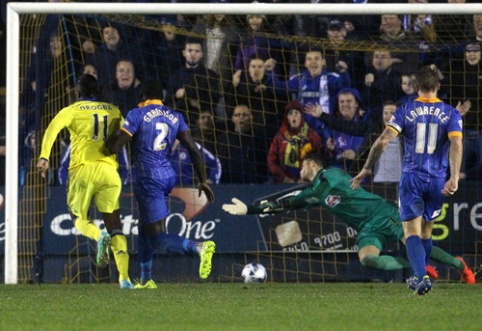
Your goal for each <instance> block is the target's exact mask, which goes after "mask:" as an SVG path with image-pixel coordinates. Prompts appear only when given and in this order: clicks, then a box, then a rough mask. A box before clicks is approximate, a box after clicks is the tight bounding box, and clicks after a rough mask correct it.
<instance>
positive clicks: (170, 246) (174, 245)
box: [150, 232, 187, 254]
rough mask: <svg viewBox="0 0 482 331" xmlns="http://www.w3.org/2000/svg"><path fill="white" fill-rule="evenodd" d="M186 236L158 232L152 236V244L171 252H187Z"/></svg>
mask: <svg viewBox="0 0 482 331" xmlns="http://www.w3.org/2000/svg"><path fill="white" fill-rule="evenodd" d="M184 240H185V239H184V238H182V237H181V236H179V235H177V234H169V233H165V232H161V233H157V234H156V235H155V236H154V237H152V238H150V242H151V245H152V246H153V247H155V248H157V249H160V248H163V249H165V250H166V251H167V252H169V253H178V254H185V253H186V252H187V251H186V250H184V245H183V242H184Z"/></svg>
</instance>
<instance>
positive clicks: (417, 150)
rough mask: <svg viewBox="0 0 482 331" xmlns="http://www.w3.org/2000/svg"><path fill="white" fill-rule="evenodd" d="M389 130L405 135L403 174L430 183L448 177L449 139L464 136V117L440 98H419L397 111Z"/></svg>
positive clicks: (391, 120) (389, 124)
mask: <svg viewBox="0 0 482 331" xmlns="http://www.w3.org/2000/svg"><path fill="white" fill-rule="evenodd" d="M388 128H390V129H392V130H395V131H396V132H397V133H403V135H404V139H405V152H404V157H403V169H402V172H403V173H411V174H415V175H417V177H418V178H420V179H422V180H424V181H427V182H428V181H429V179H430V178H431V177H436V178H440V177H446V176H447V167H448V151H449V147H450V140H449V137H451V136H460V137H461V136H462V116H460V113H459V112H458V111H457V109H455V108H453V107H452V106H450V105H447V104H445V103H443V102H442V101H441V100H439V99H437V98H433V99H427V98H421V97H419V98H417V99H415V100H414V101H412V102H408V103H406V104H404V105H402V106H400V107H398V108H397V110H396V111H395V113H394V114H393V116H392V118H391V119H390V122H389V123H388Z"/></svg>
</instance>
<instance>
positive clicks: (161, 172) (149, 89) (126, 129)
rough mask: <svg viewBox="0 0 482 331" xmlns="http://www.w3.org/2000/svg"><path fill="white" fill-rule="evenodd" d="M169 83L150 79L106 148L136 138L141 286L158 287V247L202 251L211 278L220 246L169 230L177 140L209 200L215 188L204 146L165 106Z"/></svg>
mask: <svg viewBox="0 0 482 331" xmlns="http://www.w3.org/2000/svg"><path fill="white" fill-rule="evenodd" d="M162 94H163V87H162V85H161V83H159V82H157V81H147V82H145V83H144V86H143V88H142V90H141V100H145V101H144V102H142V103H140V104H139V108H134V109H132V110H131V111H129V113H128V114H127V116H126V119H125V121H124V125H123V126H122V128H121V129H120V130H119V131H118V132H117V133H116V135H115V136H114V137H112V138H111V139H109V140H108V141H107V143H106V147H107V149H108V150H109V152H110V153H111V154H115V153H117V152H118V151H119V149H120V148H122V146H124V145H125V144H126V143H127V142H128V141H130V140H131V138H132V150H133V155H132V156H133V163H134V166H135V168H136V171H137V179H136V182H135V184H134V195H135V196H136V200H137V204H138V207H139V238H138V244H139V248H138V254H139V261H140V263H141V280H140V283H139V284H137V285H136V289H155V288H157V285H156V284H155V283H154V281H153V280H152V259H153V254H154V250H155V249H156V248H163V249H165V250H166V251H167V252H173V253H179V254H186V253H194V254H199V256H200V258H201V262H200V265H199V276H200V277H201V278H202V279H205V278H207V277H208V276H209V274H210V273H211V259H212V256H213V254H214V251H215V248H216V245H215V243H214V242H213V241H205V242H195V241H192V240H189V239H185V238H182V237H181V236H179V235H177V234H170V233H167V232H166V217H167V216H168V214H169V210H168V206H167V200H168V198H169V193H170V192H171V190H172V188H173V187H174V185H175V182H176V173H175V172H174V170H173V168H172V166H171V162H170V160H169V157H170V155H171V153H172V147H173V145H174V142H175V140H176V139H178V140H179V141H180V142H181V144H182V145H183V146H184V147H185V148H186V149H187V151H188V153H189V156H190V157H191V160H192V163H193V165H194V169H195V171H196V174H197V177H198V179H199V196H201V194H202V192H204V193H205V194H206V197H207V199H208V201H209V202H213V201H214V193H213V192H212V191H211V188H210V187H209V185H208V184H207V183H206V171H205V169H204V162H203V159H202V156H201V154H200V153H199V149H198V148H197V146H196V144H195V142H194V140H193V139H192V137H191V134H190V133H189V128H188V126H187V125H186V123H185V121H184V119H183V117H182V116H181V114H179V113H178V112H176V111H174V110H172V109H170V108H168V107H166V106H164V105H163V104H162V101H161V96H162Z"/></svg>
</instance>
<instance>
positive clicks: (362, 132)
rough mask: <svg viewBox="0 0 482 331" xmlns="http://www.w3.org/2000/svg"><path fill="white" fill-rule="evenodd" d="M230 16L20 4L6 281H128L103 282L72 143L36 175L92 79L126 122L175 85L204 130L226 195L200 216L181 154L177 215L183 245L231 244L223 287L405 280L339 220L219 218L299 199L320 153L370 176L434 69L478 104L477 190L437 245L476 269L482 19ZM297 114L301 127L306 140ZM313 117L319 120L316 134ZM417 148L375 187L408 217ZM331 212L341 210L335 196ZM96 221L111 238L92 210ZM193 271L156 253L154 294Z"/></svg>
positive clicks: (386, 12)
mask: <svg viewBox="0 0 482 331" xmlns="http://www.w3.org/2000/svg"><path fill="white" fill-rule="evenodd" d="M224 2H226V1H211V2H210V3H206V4H127V3H123V4H100V3H96V4H86V3H83V4H81V3H75V2H70V3H60V4H50V3H49V4H27V3H24V4H22V3H9V4H8V19H9V24H8V26H9V29H10V31H8V36H9V40H8V64H9V65H8V75H7V109H8V112H7V137H8V139H7V153H8V154H7V160H8V162H7V174H6V184H5V190H6V201H7V203H6V208H5V210H4V212H5V238H6V242H5V245H4V246H2V250H1V251H0V252H1V254H2V256H4V257H5V259H4V261H5V263H4V265H5V274H4V275H3V277H4V281H5V282H6V283H19V282H30V281H39V282H43V281H45V282H65V283H75V282H111V281H112V279H116V276H115V270H116V268H115V265H111V266H109V267H108V268H105V269H99V268H97V267H96V265H95V247H96V244H95V243H94V242H91V241H89V240H88V239H86V238H84V237H82V236H80V235H79V233H78V232H77V231H76V230H75V228H74V226H73V224H72V222H71V220H70V215H69V212H68V208H67V205H66V195H65V192H66V190H65V188H66V186H65V185H66V180H67V169H68V162H69V155H70V146H69V135H68V132H67V131H65V132H62V133H61V134H60V135H59V137H58V140H57V142H56V144H55V145H54V148H53V150H52V157H51V162H50V163H51V168H52V169H51V171H50V173H49V176H48V178H47V179H44V178H41V177H40V175H39V174H38V173H37V172H36V169H35V166H36V162H37V159H38V155H39V148H40V144H41V139H42V137H43V133H44V131H45V129H46V128H47V126H48V124H49V122H50V121H51V120H52V118H53V117H54V116H55V115H56V114H57V113H58V112H59V110H60V109H62V108H63V107H66V106H67V105H69V104H71V103H73V102H74V101H75V100H76V97H75V93H74V86H75V82H76V80H77V78H78V77H79V76H80V75H81V74H82V73H90V74H93V75H95V76H96V77H97V78H98V80H99V83H100V86H101V89H100V91H99V98H101V99H102V100H103V101H107V102H111V103H113V104H115V105H117V106H119V108H120V109H121V111H122V113H123V115H124V116H125V115H126V114H127V112H128V111H129V110H130V109H132V108H135V107H137V104H138V103H139V102H140V101H141V100H139V89H140V87H141V86H142V83H143V82H145V81H147V80H149V79H156V80H159V81H161V82H162V84H163V86H164V98H163V102H164V104H166V105H168V106H170V107H172V108H174V109H176V110H177V111H179V112H180V113H181V114H182V115H183V117H184V119H185V120H186V122H187V124H188V125H189V127H190V129H191V132H192V135H193V137H194V138H195V140H196V142H197V144H198V146H199V148H200V150H201V152H202V155H203V157H204V160H205V163H206V171H207V177H208V178H209V180H210V181H211V182H212V183H213V185H212V187H213V190H214V192H215V194H216V202H215V203H214V204H212V205H209V206H208V205H206V201H204V200H202V199H198V198H197V190H196V187H197V183H196V179H195V176H193V174H194V171H193V168H192V164H191V162H190V159H189V157H188V155H187V152H186V150H185V149H184V148H183V147H182V146H176V148H175V149H174V152H173V156H172V160H171V162H172V165H173V167H174V169H175V170H176V172H177V173H178V174H179V178H178V185H177V186H176V189H175V190H174V191H173V193H172V197H171V199H170V209H171V215H170V216H169V218H168V221H169V222H168V224H169V229H168V230H169V231H170V232H173V233H179V234H180V235H181V236H184V237H187V238H191V239H195V240H207V239H210V240H214V241H216V243H217V255H216V257H215V260H214V261H215V264H214V270H213V276H212V277H214V278H215V279H216V280H218V281H227V282H229V281H239V279H240V274H241V269H242V267H243V266H244V265H245V264H246V263H250V262H259V263H262V264H263V265H264V266H265V267H266V268H267V269H268V271H269V279H270V280H272V281H313V282H316V281H340V280H346V281H352V280H367V279H383V280H384V279H389V278H401V277H403V276H404V274H403V271H396V272H388V273H381V272H374V271H372V270H369V269H365V268H363V267H362V265H361V264H360V262H359V261H358V257H357V249H358V246H357V244H358V243H357V235H358V233H357V231H356V229H355V228H353V227H351V226H349V225H346V224H343V223H342V222H340V221H339V220H337V219H336V218H335V217H334V216H333V215H332V214H330V213H329V211H327V210H324V209H321V208H313V209H310V210H298V211H296V212H290V213H288V214H283V215H279V216H266V217H256V216H251V217H245V218H240V217H238V218H236V217H233V216H231V215H229V214H227V213H224V212H223V211H222V209H221V205H222V204H223V203H229V202H230V200H231V198H233V197H238V198H240V199H241V200H243V201H245V202H246V203H248V204H256V203H259V202H260V201H262V200H264V199H282V198H283V197H285V196H289V195H292V194H295V193H296V192H299V191H300V190H301V189H302V188H303V185H302V184H301V181H300V180H299V170H300V160H301V159H302V157H303V156H304V155H305V154H306V153H308V152H318V153H320V154H322V155H323V156H324V159H325V163H326V166H334V167H339V168H342V169H344V170H345V171H347V172H348V173H349V174H351V175H354V174H356V173H358V171H359V170H360V169H361V166H363V164H364V160H365V158H366V156H367V151H368V149H369V147H370V146H371V144H372V143H373V142H374V140H375V139H376V137H377V135H378V134H379V133H380V130H381V129H382V128H383V122H384V121H386V119H385V117H386V116H388V117H390V115H389V112H390V110H391V111H393V110H394V109H395V108H396V106H398V105H399V104H401V103H404V102H408V101H411V100H414V98H415V95H416V94H415V87H414V74H415V73H416V72H417V70H418V69H419V68H420V67H422V66H424V65H433V66H434V69H435V70H437V71H438V73H439V76H440V79H441V89H440V93H439V96H440V98H441V99H443V100H444V101H446V102H448V103H450V104H451V105H453V106H456V105H457V104H459V103H460V104H461V105H460V107H467V106H468V104H467V103H466V102H467V101H468V102H470V110H468V112H467V114H466V115H464V121H465V123H464V129H465V131H466V133H465V137H466V144H467V146H468V148H466V155H467V157H466V158H465V159H464V168H463V173H464V175H465V176H466V178H465V179H464V180H463V181H461V183H460V186H461V188H460V190H459V192H458V193H457V194H456V195H455V196H454V197H453V198H451V199H448V200H447V201H446V203H445V204H444V208H443V210H442V213H441V215H440V216H439V218H438V219H437V221H436V223H435V230H434V243H435V245H437V246H439V247H441V248H443V249H444V250H446V251H447V252H449V253H450V254H452V255H461V256H463V257H464V259H465V260H466V262H467V263H468V265H469V267H471V268H472V269H477V268H478V265H479V264H480V263H481V257H480V255H479V254H478V247H479V243H480V241H479V238H480V234H479V231H480V230H481V225H480V224H479V219H480V212H478V209H479V207H480V202H479V201H480V198H481V196H480V195H481V193H480V189H479V188H478V184H477V182H478V181H480V180H482V155H481V154H482V151H481V150H480V146H481V144H482V104H481V102H482V101H481V100H482V95H481V93H482V86H481V85H482V81H481V79H480V77H481V75H482V72H481V70H482V69H481V68H482V62H481V60H480V47H481V45H480V42H481V40H482V6H481V4H477V3H473V4H411V5H401V4H384V5H373V4H356V3H354V4H344V5H340V4H310V3H309V2H308V3H306V4H305V3H303V1H301V2H302V3H299V4H294V3H291V4H280V5H274V4H262V3H257V4H251V3H245V4H234V3H224ZM17 69H18V70H17ZM295 101H296V102H295ZM347 105H348V106H347ZM318 106H319V107H318ZM295 110H297V111H298V112H299V113H300V114H301V116H299V117H298V121H299V122H301V124H299V126H297V125H298V122H296V119H293V118H294V117H296V113H297V112H296V111H295ZM309 111H315V112H316V111H318V112H321V113H322V115H321V116H320V115H319V113H317V114H316V116H311V117H310V116H309V115H307V114H306V113H307V112H309ZM350 112H352V113H351V114H350ZM293 114H294V115H293ZM387 114H388V115H387ZM318 117H319V118H321V120H318V119H317V118H318ZM17 137H18V138H17ZM402 148H403V147H402V145H400V144H398V145H396V146H393V148H392V149H391V154H390V155H389V156H387V157H386V158H385V159H383V163H382V162H381V163H380V164H379V165H377V168H376V169H375V175H374V176H373V177H372V178H370V179H369V180H368V181H367V182H366V183H364V187H365V188H366V189H367V190H368V191H372V192H374V193H376V194H378V195H380V196H382V197H384V198H386V199H387V200H389V201H392V202H394V203H397V200H398V193H397V192H398V187H397V185H398V179H399V176H400V171H401V167H400V164H401V157H402V152H403V151H402ZM118 160H119V164H120V167H119V172H120V174H121V178H122V180H123V182H124V187H123V194H122V196H121V214H122V222H123V231H124V233H125V235H126V236H127V238H128V245H129V250H130V251H129V253H130V254H131V267H130V274H131V278H138V277H139V273H140V271H139V267H138V264H137V261H136V258H137V256H136V254H137V242H136V241H137V218H138V212H137V209H136V203H135V200H134V198H133V195H132V185H133V184H132V183H133V180H134V179H135V170H134V169H133V168H132V165H131V162H130V149H129V148H127V149H126V150H124V151H122V153H120V154H119V155H118ZM294 192H295V193H294ZM327 198H328V197H327ZM330 198H331V199H333V201H332V203H334V204H336V203H337V201H336V199H337V197H336V196H330ZM338 198H339V197H338ZM90 216H91V217H92V218H93V219H94V220H95V222H96V224H98V225H99V226H100V227H101V228H103V224H102V220H101V215H100V214H99V213H98V212H97V211H96V210H95V208H92V214H91V215H90ZM383 244H386V245H385V246H384V250H383V253H384V254H385V253H386V254H390V255H394V256H397V257H404V256H405V253H404V247H403V245H402V247H400V244H399V243H397V242H387V243H383ZM196 263H197V262H195V261H194V259H192V258H183V257H176V256H170V255H167V254H164V253H163V252H159V254H158V255H156V261H155V262H154V264H155V268H157V269H155V272H157V274H156V273H155V276H154V278H155V279H158V280H164V281H170V280H186V279H187V280H190V279H195V277H194V276H195V275H196V273H195V270H196V266H195V264H196ZM435 265H436V266H437V267H438V269H439V271H440V275H441V279H444V280H447V281H449V280H457V279H458V273H457V272H456V270H455V269H454V268H451V269H449V268H448V267H447V266H445V265H438V264H437V263H435ZM171 266H173V267H171ZM174 266H175V267H174ZM176 268H177V270H174V269H176ZM193 270H194V271H193ZM0 274H1V272H0ZM156 275H157V276H156Z"/></svg>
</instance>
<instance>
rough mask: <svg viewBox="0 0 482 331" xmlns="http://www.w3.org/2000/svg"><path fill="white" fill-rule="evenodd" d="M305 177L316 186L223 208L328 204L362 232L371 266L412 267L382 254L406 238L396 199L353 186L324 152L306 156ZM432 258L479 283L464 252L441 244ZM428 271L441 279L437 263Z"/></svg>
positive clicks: (271, 209)
mask: <svg viewBox="0 0 482 331" xmlns="http://www.w3.org/2000/svg"><path fill="white" fill-rule="evenodd" d="M300 175H301V178H302V179H303V180H304V181H307V182H311V184H312V185H311V186H310V187H307V188H306V189H304V190H303V191H302V192H300V193H299V194H298V195H296V196H293V197H290V198H288V199H286V200H281V201H266V202H262V203H261V204H260V205H257V206H250V205H246V204H245V203H244V202H242V201H241V200H239V199H236V198H233V199H232V204H223V210H224V211H226V212H228V213H230V214H233V215H246V214H279V213H283V212H287V211H290V210H294V209H300V208H308V207H319V206H321V207H323V208H325V209H326V210H328V211H330V212H331V213H333V214H334V215H335V216H336V217H337V218H338V219H339V220H341V221H342V222H343V223H345V224H347V225H348V226H350V227H352V228H354V229H355V230H356V231H357V232H358V236H357V245H358V257H359V259H360V262H361V263H362V265H364V266H365V267H367V268H373V269H380V270H398V269H403V268H410V263H409V262H408V261H407V260H406V259H404V258H400V257H393V256H390V255H380V252H381V251H382V250H383V247H384V245H385V244H386V243H387V242H389V241H397V240H400V241H402V242H403V243H405V238H404V234H403V228H402V222H401V219H400V215H399V213H398V208H397V207H396V205H395V204H393V203H390V202H388V201H387V200H385V199H383V198H382V197H380V196H378V195H376V194H373V193H370V192H367V191H365V190H364V189H363V188H361V187H359V188H357V189H355V190H352V189H351V183H350V180H351V176H350V175H349V174H347V173H346V172H344V171H343V170H341V169H339V168H329V169H324V168H323V160H322V156H321V155H319V154H316V153H311V154H308V155H306V157H305V158H304V160H303V163H302V167H301V173H300ZM430 259H432V260H434V261H436V262H440V263H444V264H447V265H450V266H452V267H454V268H456V269H457V270H459V272H460V275H461V281H462V282H464V283H468V284H474V283H475V276H474V273H473V272H472V271H471V270H470V269H469V268H468V266H467V264H466V263H465V262H464V260H463V259H462V258H461V257H453V256H452V255H450V254H448V253H447V252H445V251H444V250H442V249H441V248H439V247H435V246H434V247H433V249H432V252H431V254H430ZM425 262H426V265H427V274H428V275H429V276H430V277H431V278H432V279H437V278H438V274H437V271H436V270H435V268H434V267H433V266H431V265H429V264H428V258H427V260H426V261H425Z"/></svg>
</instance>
